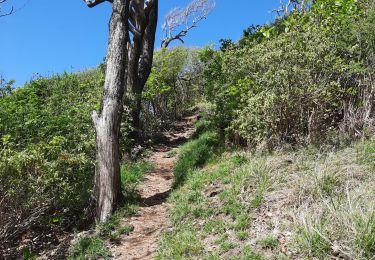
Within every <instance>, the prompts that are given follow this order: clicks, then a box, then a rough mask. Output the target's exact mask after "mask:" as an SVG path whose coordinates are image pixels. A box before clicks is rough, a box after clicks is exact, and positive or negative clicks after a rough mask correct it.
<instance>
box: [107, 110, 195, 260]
mask: <svg viewBox="0 0 375 260" xmlns="http://www.w3.org/2000/svg"><path fill="white" fill-rule="evenodd" d="M196 119H197V116H191V117H185V118H183V120H182V121H181V122H179V123H178V124H176V125H175V129H176V131H175V132H173V133H167V134H165V136H166V137H167V138H168V142H167V144H165V145H162V146H159V147H157V148H155V149H154V153H153V155H152V156H151V158H150V160H151V161H152V162H153V163H154V165H155V168H154V170H153V171H152V172H151V173H149V174H147V175H146V176H145V179H144V181H143V183H142V184H141V185H140V187H139V192H140V195H141V207H140V208H139V210H138V212H137V214H136V215H135V216H133V217H131V218H129V219H124V220H123V222H124V223H122V224H127V225H132V226H134V231H133V232H131V234H130V235H122V236H121V237H120V241H121V242H120V243H119V244H116V245H112V248H111V252H112V256H113V257H114V259H142V260H143V259H152V258H153V257H154V256H155V254H156V251H157V248H158V241H159V238H160V237H161V234H162V232H163V231H164V230H165V229H166V228H168V209H169V207H170V205H169V204H168V203H167V202H166V200H167V198H168V195H169V193H170V191H171V188H172V184H173V165H174V163H175V162H176V160H177V156H176V155H174V156H173V157H170V158H168V157H169V156H168V155H170V154H169V153H168V152H170V151H171V150H173V149H174V148H176V147H177V146H178V145H179V144H181V143H183V142H184V141H186V140H187V139H189V138H190V137H191V136H192V134H193V133H194V128H193V123H194V122H195V121H196Z"/></svg>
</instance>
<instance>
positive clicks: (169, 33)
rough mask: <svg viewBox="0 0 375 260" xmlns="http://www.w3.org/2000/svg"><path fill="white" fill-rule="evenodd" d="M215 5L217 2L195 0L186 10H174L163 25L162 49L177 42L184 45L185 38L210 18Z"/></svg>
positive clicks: (213, 0) (166, 17) (212, 0)
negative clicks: (199, 24) (200, 23)
mask: <svg viewBox="0 0 375 260" xmlns="http://www.w3.org/2000/svg"><path fill="white" fill-rule="evenodd" d="M215 5H216V3H215V0H193V1H192V2H191V3H190V4H188V5H187V6H186V7H185V8H173V9H172V10H171V11H170V12H169V13H168V14H167V15H166V16H165V19H164V23H163V25H162V29H163V31H164V39H163V40H162V43H161V47H162V48H167V47H168V46H169V44H170V43H171V42H173V41H175V40H179V41H181V42H182V43H184V40H183V38H184V37H185V36H186V35H187V34H188V32H189V31H190V30H192V29H193V28H195V27H197V26H198V23H199V22H201V21H202V20H204V19H206V18H207V17H208V15H209V14H210V13H211V11H212V10H213V9H214V8H215Z"/></svg>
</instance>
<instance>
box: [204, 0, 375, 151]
mask: <svg viewBox="0 0 375 260" xmlns="http://www.w3.org/2000/svg"><path fill="white" fill-rule="evenodd" d="M371 8H372V7H371ZM371 8H370V7H369V6H368V4H366V3H363V2H359V1H354V0H353V1H317V2H316V3H315V4H314V5H313V7H312V8H311V10H310V11H308V12H303V13H298V12H293V13H291V14H290V15H289V16H287V17H285V18H282V19H278V20H276V21H275V22H274V24H272V25H265V26H263V27H252V28H250V29H249V30H247V31H245V34H244V37H243V39H242V40H241V41H240V42H239V43H238V44H226V46H225V50H221V51H214V50H213V49H211V48H206V50H205V51H204V52H203V53H202V55H201V59H202V61H203V62H205V64H206V66H207V67H206V68H207V69H206V71H205V76H206V84H205V85H206V97H207V99H208V100H209V101H210V102H212V103H213V104H215V120H214V121H215V124H216V126H217V128H218V129H219V130H220V131H221V132H223V133H224V134H225V135H226V137H227V140H229V141H231V142H234V143H237V144H246V145H248V146H252V147H255V146H259V145H261V144H263V145H266V147H268V148H273V147H275V146H279V145H281V144H282V143H284V142H287V143H291V144H301V143H306V142H312V143H315V144H318V145H320V144H321V143H324V142H326V141H329V140H327V139H328V138H327V137H328V136H329V135H328V134H327V133H330V132H331V131H335V130H337V129H340V130H343V131H344V132H345V133H347V134H349V135H352V136H355V135H358V133H359V132H360V131H362V129H364V128H365V127H366V126H369V125H371V120H370V119H369V118H368V117H366V116H365V111H369V110H371V109H372V105H368V101H367V100H368V97H369V95H370V93H371V92H373V89H372V87H371V84H370V83H369V82H368V81H366V79H367V78H368V77H370V75H372V73H373V70H372V65H371V64H372V58H370V57H372V53H373V49H369V48H368V47H365V46H366V43H367V42H373V37H374V34H373V33H371V32H372V29H371V28H369V27H368V26H369V25H370V24H371V22H372V20H373V18H372V17H373V13H374V9H373V8H372V9H371ZM366 9H369V10H370V11H368V12H365V10H366ZM370 96H371V95H370ZM370 102H371V101H370Z"/></svg>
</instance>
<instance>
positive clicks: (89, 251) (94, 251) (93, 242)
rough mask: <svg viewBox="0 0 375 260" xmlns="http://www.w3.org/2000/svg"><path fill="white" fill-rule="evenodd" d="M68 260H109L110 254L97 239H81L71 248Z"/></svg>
mask: <svg viewBox="0 0 375 260" xmlns="http://www.w3.org/2000/svg"><path fill="white" fill-rule="evenodd" d="M68 259H71V260H73V259H79V260H84V259H110V252H109V250H108V249H107V248H106V246H105V245H104V242H103V241H102V240H101V239H100V238H98V237H95V236H94V237H83V238H81V239H80V240H79V241H78V242H77V243H76V244H75V245H74V247H73V250H72V252H71V254H70V257H69V258H68Z"/></svg>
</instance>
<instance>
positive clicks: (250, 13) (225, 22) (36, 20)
mask: <svg viewBox="0 0 375 260" xmlns="http://www.w3.org/2000/svg"><path fill="white" fill-rule="evenodd" d="M9 1H11V2H12V3H13V5H14V6H16V8H20V10H19V11H18V12H16V13H15V14H13V15H12V16H7V17H3V18H0V35H1V36H0V37H1V39H0V73H1V74H2V75H3V76H4V77H5V78H6V79H8V80H9V79H14V80H16V85H22V84H23V83H24V82H25V81H28V80H30V79H31V78H32V77H33V75H35V74H40V75H44V76H48V75H52V74H54V73H60V72H64V71H68V72H70V71H78V70H83V69H88V68H92V67H95V66H96V65H97V64H99V63H100V62H101V61H103V58H104V56H105V51H106V45H107V37H108V20H109V16H110V12H111V6H110V4H108V3H105V4H102V5H99V6H97V7H95V8H93V9H89V8H87V7H86V5H85V4H84V2H83V1H82V0H64V1H61V0H9ZM159 2H160V3H159V5H160V9H159V12H160V13H159V24H158V34H157V39H156V40H157V42H156V47H157V48H158V47H159V46H160V40H161V35H162V34H161V28H160V27H161V23H162V20H163V17H164V15H165V14H166V13H167V12H168V11H169V10H170V9H171V8H173V7H176V6H180V7H183V6H185V5H186V4H187V3H189V2H190V0H160V1H159ZM216 2H217V3H216V8H215V10H214V11H213V12H212V13H211V15H210V16H209V18H208V19H207V20H205V21H203V22H202V23H201V25H200V26H199V27H198V28H196V29H194V30H193V31H191V33H190V34H189V35H188V36H187V37H186V38H185V39H186V41H185V46H204V45H206V44H210V43H214V44H217V43H218V41H219V40H220V39H222V38H230V39H234V40H238V39H239V38H240V36H241V34H242V31H243V29H245V28H247V27H248V26H249V25H251V24H264V23H267V22H270V21H272V18H273V15H272V14H271V13H270V10H272V9H274V8H275V7H277V6H278V3H279V0H216ZM25 3H27V4H26V5H25V6H24V7H23V8H22V6H23V5H24V4H25Z"/></svg>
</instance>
